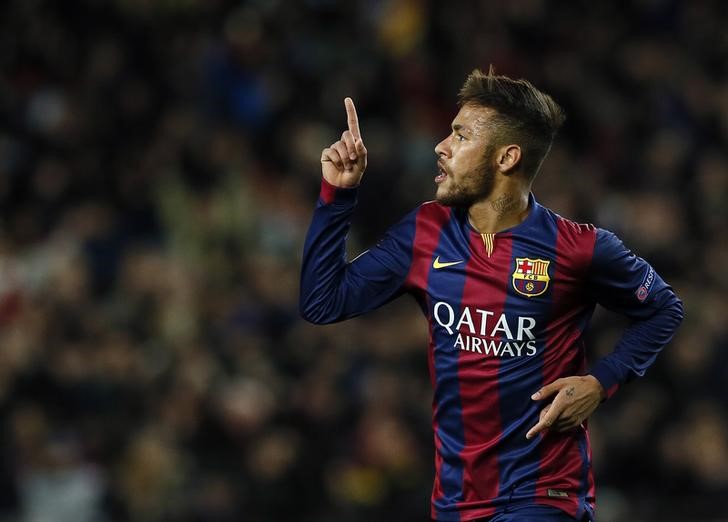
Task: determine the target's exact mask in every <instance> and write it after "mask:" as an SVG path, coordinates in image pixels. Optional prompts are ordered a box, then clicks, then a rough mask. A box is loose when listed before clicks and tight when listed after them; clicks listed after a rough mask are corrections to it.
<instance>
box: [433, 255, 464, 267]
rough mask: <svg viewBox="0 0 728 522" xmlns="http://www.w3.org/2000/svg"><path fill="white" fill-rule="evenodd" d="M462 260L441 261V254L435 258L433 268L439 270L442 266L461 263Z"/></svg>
mask: <svg viewBox="0 0 728 522" xmlns="http://www.w3.org/2000/svg"><path fill="white" fill-rule="evenodd" d="M462 262H463V261H462V260H460V261H447V262H445V263H441V262H440V256H437V257H436V258H435V260H434V261H433V262H432V268H434V269H435V270H438V269H440V268H447V267H448V266H453V265H459V264H460V263H462Z"/></svg>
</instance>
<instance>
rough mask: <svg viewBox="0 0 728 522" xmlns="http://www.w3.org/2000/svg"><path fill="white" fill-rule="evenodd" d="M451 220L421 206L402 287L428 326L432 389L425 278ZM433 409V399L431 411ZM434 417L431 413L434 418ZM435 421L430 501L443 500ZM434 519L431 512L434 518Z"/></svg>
mask: <svg viewBox="0 0 728 522" xmlns="http://www.w3.org/2000/svg"><path fill="white" fill-rule="evenodd" d="M449 219H450V211H449V210H448V209H446V208H444V207H442V206H440V205H438V204H436V203H425V204H423V205H422V206H421V207H420V210H419V212H418V213H417V218H416V219H415V234H414V239H413V241H412V263H411V264H410V271H409V274H407V278H406V279H405V287H406V288H408V289H409V290H410V291H411V292H412V293H413V294H414V296H415V298H416V299H417V301H418V302H419V303H420V306H422V308H423V310H424V312H425V314H426V315H427V319H428V323H429V325H430V331H429V345H428V348H427V364H428V367H429V369H430V382H431V384H432V386H433V388H434V386H435V361H434V345H433V338H432V320H431V318H430V316H429V313H430V303H429V302H428V301H427V278H428V275H429V273H430V267H431V266H432V261H433V256H434V253H435V249H436V248H437V244H438V242H439V241H440V232H441V231H442V226H443V225H444V224H445V223H447V222H448V220H449ZM435 407H436V405H435V403H434V400H433V409H434V408H435ZM435 418H436V416H435V415H434V412H433V419H435ZM437 428H438V426H437V421H434V420H433V431H434V434H435V436H434V437H435V447H436V450H435V482H434V484H433V488H432V501H433V506H434V501H435V500H436V499H438V498H441V497H442V489H441V487H440V467H441V465H442V458H441V456H440V441H439V440H438V438H437ZM433 510H434V507H433ZM434 516H435V514H434V511H433V517H434Z"/></svg>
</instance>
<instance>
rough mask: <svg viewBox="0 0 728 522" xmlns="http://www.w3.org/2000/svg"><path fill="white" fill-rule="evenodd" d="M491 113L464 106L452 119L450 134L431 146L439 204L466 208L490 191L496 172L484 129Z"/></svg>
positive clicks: (484, 109)
mask: <svg viewBox="0 0 728 522" xmlns="http://www.w3.org/2000/svg"><path fill="white" fill-rule="evenodd" d="M492 114H493V111H492V109H487V108H485V107H480V106H477V105H472V104H468V105H464V106H463V107H462V108H461V109H460V112H458V114H457V116H455V119H454V120H453V122H452V133H451V134H450V135H449V136H448V137H446V138H445V139H444V140H442V141H441V142H440V143H438V144H437V146H436V147H435V153H436V154H437V156H438V159H437V166H438V170H439V175H438V176H437V177H436V178H435V183H437V193H436V194H435V199H436V200H437V201H438V202H439V203H441V204H443V205H447V206H449V207H470V206H471V205H472V204H473V203H475V202H477V201H479V200H482V199H485V198H487V197H488V196H489V195H490V193H491V192H492V190H493V186H494V184H495V175H496V169H495V158H494V152H495V146H494V144H493V142H492V138H491V133H490V132H489V129H488V122H489V121H490V117H491V115H492Z"/></svg>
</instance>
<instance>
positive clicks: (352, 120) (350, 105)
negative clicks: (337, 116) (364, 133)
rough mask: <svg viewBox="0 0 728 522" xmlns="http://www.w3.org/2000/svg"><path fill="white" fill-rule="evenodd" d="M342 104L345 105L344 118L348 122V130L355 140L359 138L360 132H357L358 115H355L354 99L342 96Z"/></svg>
mask: <svg viewBox="0 0 728 522" xmlns="http://www.w3.org/2000/svg"><path fill="white" fill-rule="evenodd" d="M344 106H345V107H346V119H347V121H348V123H349V132H351V135H352V136H354V139H355V140H361V133H360V132H359V117H358V116H357V115H356V107H354V100H352V99H351V98H349V97H346V98H344Z"/></svg>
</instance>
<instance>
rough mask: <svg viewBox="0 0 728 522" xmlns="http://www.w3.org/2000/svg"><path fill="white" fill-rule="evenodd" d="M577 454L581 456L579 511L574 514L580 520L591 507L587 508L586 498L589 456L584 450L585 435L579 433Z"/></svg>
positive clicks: (585, 449)
mask: <svg viewBox="0 0 728 522" xmlns="http://www.w3.org/2000/svg"><path fill="white" fill-rule="evenodd" d="M579 453H580V454H581V463H582V466H581V487H580V488H579V510H578V511H577V512H576V518H577V520H581V519H582V518H583V516H584V512H585V511H586V510H587V509H589V512H590V513H591V506H588V507H587V501H586V497H587V495H588V494H589V454H588V452H587V448H586V433H584V432H580V433H579Z"/></svg>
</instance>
